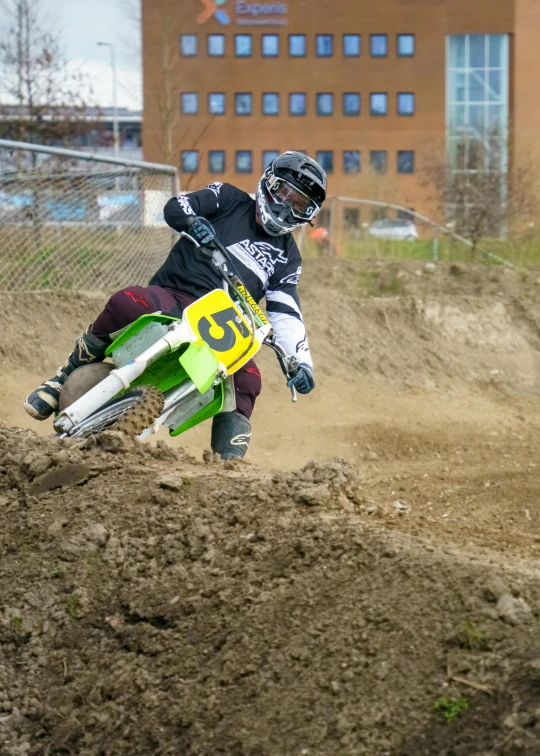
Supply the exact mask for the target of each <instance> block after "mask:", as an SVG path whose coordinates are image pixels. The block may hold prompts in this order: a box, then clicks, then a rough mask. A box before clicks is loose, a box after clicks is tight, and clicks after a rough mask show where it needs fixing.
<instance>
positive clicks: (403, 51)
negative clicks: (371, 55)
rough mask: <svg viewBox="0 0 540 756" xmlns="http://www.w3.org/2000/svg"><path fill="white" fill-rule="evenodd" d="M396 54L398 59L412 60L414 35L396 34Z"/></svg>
mask: <svg viewBox="0 0 540 756" xmlns="http://www.w3.org/2000/svg"><path fill="white" fill-rule="evenodd" d="M397 54H398V56H399V57H400V58H412V57H413V56H414V34H398V36H397Z"/></svg>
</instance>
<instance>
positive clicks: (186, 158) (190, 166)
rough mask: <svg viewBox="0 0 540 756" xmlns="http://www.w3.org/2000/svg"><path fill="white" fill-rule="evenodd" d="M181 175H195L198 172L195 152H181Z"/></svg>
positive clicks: (197, 154) (197, 155)
mask: <svg viewBox="0 0 540 756" xmlns="http://www.w3.org/2000/svg"><path fill="white" fill-rule="evenodd" d="M180 167H181V169H182V173H197V171H198V170H199V153H198V152H197V150H182V164H181V166H180Z"/></svg>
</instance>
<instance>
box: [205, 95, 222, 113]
mask: <svg viewBox="0 0 540 756" xmlns="http://www.w3.org/2000/svg"><path fill="white" fill-rule="evenodd" d="M208 113H209V114H210V115H225V95H224V94H223V92H210V94H209V95H208Z"/></svg>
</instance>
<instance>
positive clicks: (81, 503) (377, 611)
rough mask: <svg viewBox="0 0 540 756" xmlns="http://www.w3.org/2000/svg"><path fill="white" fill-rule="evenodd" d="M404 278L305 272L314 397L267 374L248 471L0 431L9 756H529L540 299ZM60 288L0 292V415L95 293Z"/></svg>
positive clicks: (92, 305)
mask: <svg viewBox="0 0 540 756" xmlns="http://www.w3.org/2000/svg"><path fill="white" fill-rule="evenodd" d="M417 269H418V270H422V268H421V267H420V266H415V265H408V266H403V265H401V266H385V267H382V268H380V267H378V266H377V265H369V264H362V265H355V264H353V263H345V262H343V263H341V264H340V265H330V264H327V263H324V262H316V263H312V264H311V265H310V266H308V269H307V271H306V274H305V278H304V291H303V301H304V309H305V311H306V320H307V322H308V324H309V325H310V326H311V327H310V330H309V333H310V339H311V343H312V347H313V351H314V354H315V358H316V362H317V368H318V369H317V379H318V385H317V391H316V392H314V393H313V394H312V395H310V396H309V397H306V398H301V399H300V401H299V403H298V406H296V407H291V405H290V400H289V397H288V394H287V391H286V390H285V389H284V388H283V386H282V385H281V380H280V376H279V372H278V368H277V366H276V365H274V364H273V360H272V358H271V357H268V356H265V357H264V358H263V359H262V360H261V365H262V367H263V375H264V378H265V379H266V384H265V389H264V393H263V396H262V397H261V400H260V405H259V407H258V409H257V413H256V418H255V428H254V431H255V442H254V444H253V447H252V452H251V453H250V460H251V464H239V465H237V466H234V465H232V466H225V467H223V466H222V465H218V466H212V465H205V464H203V463H200V462H197V461H196V460H195V459H194V458H190V457H189V456H187V457H186V456H185V455H184V454H183V453H182V452H181V451H179V450H177V449H175V450H174V451H169V452H168V454H170V455H171V459H165V460H164V459H163V455H164V454H165V453H166V452H165V451H163V449H160V450H157V451H156V449H155V448H154V447H149V446H144V447H143V448H139V447H137V446H134V447H133V448H131V447H130V448H127V449H126V448H124V447H123V446H122V448H121V449H120V450H119V449H118V448H117V446H118V445H121V442H120V441H119V440H118V439H116V438H115V437H114V436H113V437H111V439H109V440H108V441H106V442H105V443H107V444H110V445H111V446H110V448H106V447H103V446H100V447H99V448H97V449H96V448H78V447H77V448H75V447H73V446H71V445H69V446H64V445H62V444H59V442H58V441H55V440H48V439H39V438H37V437H35V436H33V435H32V434H28V432H26V431H15V432H14V431H10V430H8V429H7V428H6V429H5V430H4V432H3V438H2V444H3V446H2V447H0V471H1V472H2V473H3V476H2V478H0V486H3V490H0V502H1V504H2V509H3V510H4V511H5V515H4V518H3V519H4V522H5V529H4V532H3V534H2V539H1V541H0V543H1V547H2V553H3V555H4V557H3V559H2V562H1V564H0V594H1V595H2V605H1V606H2V610H3V623H2V626H1V627H2V628H3V629H2V630H1V635H0V641H1V642H2V643H3V645H2V646H1V647H0V648H1V650H0V680H2V682H4V686H3V687H2V688H1V689H0V728H2V729H0V746H1V744H2V740H1V737H2V735H1V733H2V731H5V733H6V740H5V741H4V748H5V751H4V752H5V753H6V754H9V756H11V755H12V754H13V755H14V756H15V755H17V756H18V754H27V753H30V754H45V753H48V754H61V753H62V754H65V753H70V754H89V755H90V754H92V756H94V754H95V755H96V756H97V754H116V753H118V754H124V753H125V754H128V753H130V754H131V753H133V754H146V753H148V754H154V753H155V754H158V753H159V754H193V755H195V754H197V755H199V754H200V755H202V754H205V755H206V754H208V756H210V754H212V755H214V754H220V753H222V754H238V755H239V756H240V755H241V754H242V755H243V754H250V755H251V754H253V756H255V755H256V754H257V755H258V754H268V756H282V754H295V755H296V754H302V753H305V754H309V756H334V754H343V756H345V755H347V756H353V755H355V756H356V754H362V756H364V755H365V756H379V754H384V753H387V754H391V755H392V756H398V755H401V754H403V755H404V756H405V755H406V754H407V755H408V754H410V756H415V755H416V754H430V755H431V754H433V756H435V755H436V754H448V756H450V754H457V755H459V756H462V755H463V756H473V754H476V756H487V755H488V754H490V755H492V754H508V756H514V754H519V753H527V754H529V753H530V754H537V753H539V752H540V708H539V707H540V693H539V687H540V686H539V678H538V675H539V672H538V669H540V661H537V659H538V660H540V648H539V645H540V644H538V641H537V638H538V624H539V615H538V610H539V608H540V607H539V605H538V599H539V597H540V594H539V592H538V587H537V580H538V562H537V557H538V555H539V554H540V529H539V524H540V510H539V507H538V493H537V492H538V488H539V482H540V481H539V477H540V476H539V471H540V462H539V461H538V460H539V456H540V455H539V450H540V427H539V423H538V413H537V409H536V407H537V403H538V393H539V390H540V379H539V376H540V372H539V370H538V368H539V356H538V355H539V353H540V352H539V347H540V330H539V328H538V323H539V322H540V320H539V317H540V291H539V290H540V287H538V286H535V284H534V281H535V276H534V275H532V274H531V275H530V276H528V277H525V276H522V275H520V274H519V273H517V272H513V271H510V272H505V271H503V270H502V269H500V268H489V267H484V266H478V267H476V268H475V267H468V268H455V269H453V270H450V269H449V268H448V267H441V268H440V269H438V270H437V271H436V272H435V273H434V274H427V273H424V274H423V275H422V276H418V275H417V274H416V270H417ZM70 297H71V299H70V300H68V299H62V298H60V297H58V296H56V295H51V294H48V295H45V294H44V295H35V296H34V295H26V296H25V297H23V298H18V299H15V298H14V297H7V298H6V297H5V300H7V301H4V308H3V313H2V316H1V322H0V327H1V329H2V342H1V344H0V355H1V356H2V358H3V360H4V362H3V370H2V375H1V376H0V390H1V392H2V396H3V397H4V399H5V401H4V408H3V411H2V414H3V415H4V419H5V421H6V422H7V424H8V425H12V426H13V425H19V426H20V425H22V426H25V427H28V426H29V424H30V421H29V419H28V422H27V418H26V416H25V415H24V413H23V412H22V411H21V410H20V409H19V407H20V401H21V397H24V395H25V394H26V393H27V391H28V390H29V389H31V388H32V387H34V386H35V385H36V383H39V381H40V380H41V379H42V378H43V377H49V373H51V371H54V369H55V368H56V367H57V365H58V364H60V361H61V360H62V358H63V356H64V354H65V353H66V352H67V351H68V350H69V347H70V345H71V342H72V339H73V337H74V336H75V335H76V333H77V332H79V331H80V330H81V328H82V327H83V326H85V325H87V323H88V322H90V320H91V319H92V317H93V315H94V314H95V313H96V312H97V311H98V310H99V309H100V306H101V303H102V300H100V299H99V298H95V297H88V296H86V297H85V296H82V297H80V298H78V299H77V300H76V301H73V295H70ZM37 430H38V431H39V432H42V433H43V432H45V430H46V429H44V428H42V427H41V426H38V428H37ZM206 433H207V431H206V432H204V431H203V430H200V431H197V432H195V433H193V434H192V435H191V438H189V437H187V436H186V439H182V442H183V443H184V440H185V441H186V442H187V443H186V450H187V451H188V452H190V453H192V454H194V455H195V456H196V457H197V458H198V459H200V456H201V451H202V449H203V448H204V447H205V446H206V445H207V438H206ZM115 445H116V446H115ZM107 449H108V450H107ZM3 452H5V453H7V455H8V457H7V459H6V457H5V456H4V457H2V453H3ZM336 456H339V457H343V458H345V459H347V460H350V462H347V463H345V462H339V463H336V464H334V465H333V466H332V465H331V464H330V466H329V463H330V461H331V460H332V459H333V458H334V457H336ZM40 460H41V461H40ZM309 460H315V462H316V463H317V464H316V465H315V466H311V467H310V468H308V469H307V471H304V472H303V473H283V472H278V473H272V472H271V471H272V470H274V471H276V470H278V471H279V470H294V469H298V468H299V467H300V466H301V465H304V464H306V463H307V462H308V461H309ZM121 464H123V469H121ZM2 465H3V467H2ZM69 465H72V466H73V465H78V466H79V467H71V468H69V467H68V466H69ZM355 465H358V466H359V467H358V468H356V467H355ZM104 467H105V468H107V469H103V468H104ZM359 470H361V473H360V472H359ZM49 473H50V474H51V475H52V477H53V478H54V476H58V475H61V476H62V475H64V476H68V477H67V478H66V479H65V486H64V487H62V488H60V489H57V490H54V491H43V490H40V489H39V487H38V488H37V489H36V488H34V490H32V488H31V487H32V485H34V486H35V485H37V484H36V480H37V481H38V482H39V481H40V479H41V477H42V476H44V475H47V474H49ZM70 474H71V475H72V476H73V477H72V478H71V479H69V475H70ZM163 475H172V476H173V479H172V481H171V480H167V479H165V480H163V479H162V476H163ZM272 475H275V477H274V478H273V477H272ZM70 480H71V482H70ZM186 481H188V482H187V483H186ZM44 485H45V488H46V487H47V483H46V480H45V484H44ZM42 488H43V486H42ZM126 492H129V495H126ZM2 497H3V498H2ZM411 536H415V537H413V538H411ZM72 596H73V597H74V598H71V597H72ZM17 617H20V618H21V621H20V622H19V621H18V620H14V618H17ZM471 628H472V630H471ZM2 652H3V654H4V658H5V663H4V662H3V661H2V658H1V654H2ZM15 670H17V672H16V674H15ZM455 677H457V678H459V679H460V680H461V682H456V681H455V680H453V678H455ZM463 679H465V682H463ZM471 682H472V683H473V685H474V684H476V685H477V686H478V685H479V686H480V688H483V687H484V686H487V687H488V689H489V693H491V695H489V694H488V693H486V692H485V691H484V690H478V689H477V688H475V687H471V686H470V683H471ZM444 696H447V697H448V696H449V697H451V698H455V699H456V700H457V699H458V698H459V697H463V696H464V697H466V698H467V699H468V701H469V707H468V708H467V710H466V711H464V712H463V713H462V714H461V715H460V716H459V717H457V718H456V720H455V721H454V722H453V723H452V724H451V725H446V724H445V722H444V718H443V716H442V715H441V713H440V712H435V710H434V707H433V704H434V701H435V700H437V699H439V698H441V697H444ZM2 708H3V710H4V718H3V717H2V715H1V711H2ZM537 710H538V711H537ZM13 712H15V713H13ZM537 719H538V724H536V723H537ZM111 743H112V744H114V745H113V746H111ZM0 753H3V751H2V748H1V747H0Z"/></svg>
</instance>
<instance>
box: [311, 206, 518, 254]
mask: <svg viewBox="0 0 540 756" xmlns="http://www.w3.org/2000/svg"><path fill="white" fill-rule="evenodd" d="M298 242H299V245H300V248H301V251H302V255H303V256H304V257H307V258H309V257H338V258H339V257H342V258H346V259H368V258H373V259H375V258H376V259H383V260H384V259H386V260H424V261H426V262H428V261H433V262H437V261H439V260H447V261H452V262H471V261H479V260H487V261H489V262H493V263H498V264H511V263H509V262H508V261H507V259H505V258H506V255H504V257H503V256H502V254H504V253H505V252H507V251H508V250H507V245H505V246H504V247H503V252H502V254H501V252H500V251H499V248H497V249H496V250H494V251H492V250H490V249H486V248H485V242H484V243H483V244H482V245H475V244H473V243H472V242H471V241H470V240H468V239H465V238H464V237H462V236H460V235H459V234H457V233H456V232H455V229H454V226H453V224H448V225H446V226H442V225H440V224H438V223H436V222H434V221H432V220H430V219H429V218H426V217H425V216H423V215H420V214H419V213H416V212H414V210H412V209H410V208H406V207H400V206H399V205H394V204H389V203H385V202H378V201H374V200H362V199H355V198H351V197H329V198H328V199H327V201H326V203H325V206H324V208H323V209H322V210H321V212H320V213H319V214H318V216H317V219H316V225H315V227H314V228H311V227H310V226H304V227H303V228H302V229H301V231H300V233H299V235H298ZM499 246H500V245H499Z"/></svg>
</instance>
